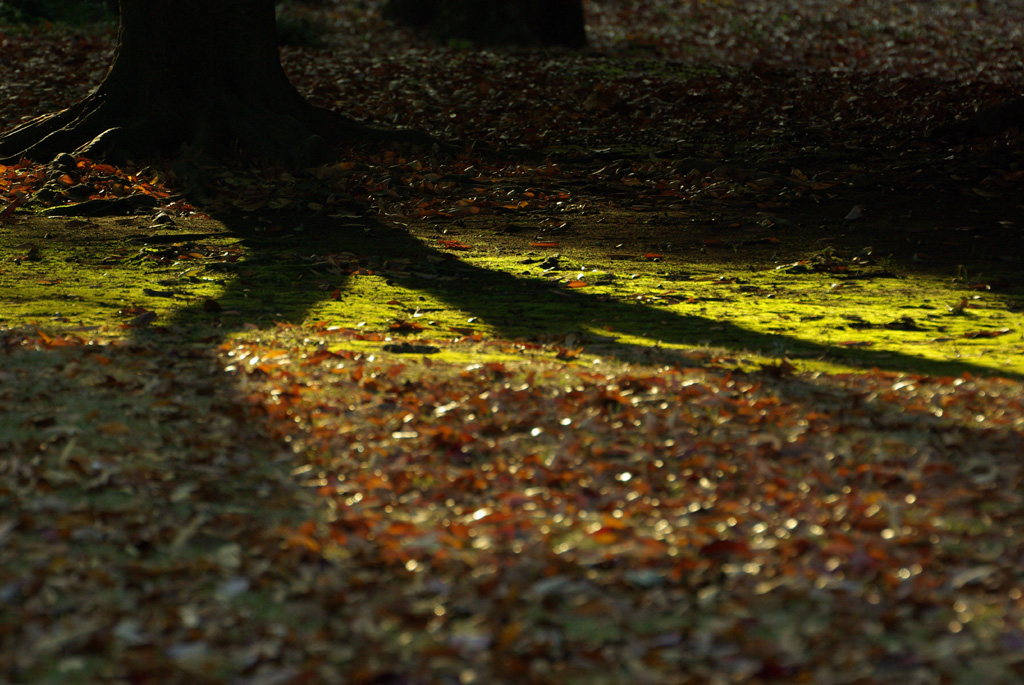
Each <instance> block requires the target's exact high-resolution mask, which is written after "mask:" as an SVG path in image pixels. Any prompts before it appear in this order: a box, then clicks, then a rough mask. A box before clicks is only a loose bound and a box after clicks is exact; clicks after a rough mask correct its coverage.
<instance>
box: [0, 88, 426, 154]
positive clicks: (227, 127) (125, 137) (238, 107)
mask: <svg viewBox="0 0 1024 685" xmlns="http://www.w3.org/2000/svg"><path fill="white" fill-rule="evenodd" d="M115 102H118V100H117V99H115V98H110V97H106V96H104V94H103V91H102V89H101V90H100V91H99V92H97V93H95V94H93V95H91V96H89V97H87V98H86V99H84V100H82V101H81V102H79V103H77V104H75V105H73V106H72V107H69V108H67V109H65V110H62V111H60V112H56V113H54V114H48V115H45V116H42V117H39V118H38V119H35V120H33V121H30V122H28V123H26V124H23V125H21V126H19V127H17V128H15V129H13V130H11V131H10V132H8V133H6V134H4V135H0V162H16V161H18V160H21V159H31V160H33V161H37V162H49V161H50V160H52V159H54V158H55V157H56V156H57V155H59V154H61V153H71V154H74V155H78V156H84V157H88V158H90V159H95V160H104V161H108V162H113V163H123V162H125V161H127V160H129V159H146V158H152V157H167V156H171V157H179V158H185V159H188V160H192V161H197V162H198V161H200V160H202V161H203V162H204V163H205V162H216V161H219V160H223V159H226V158H248V159H252V160H256V161H272V162H276V163H281V164H285V165H288V166H293V167H307V166H314V165H317V164H322V163H324V162H327V161H329V160H330V159H331V156H332V148H333V147H334V146H336V145H341V144H346V143H347V144H351V143H366V144H377V145H379V144H385V143H391V144H402V145H412V146H418V147H427V148H430V147H438V148H442V147H446V146H445V145H444V144H443V143H441V142H440V141H438V140H436V139H435V138H433V137H431V136H429V135H426V134H424V133H420V132H418V131H411V130H388V129H378V128H374V127H371V126H366V125H363V124H360V123H358V122H356V121H354V120H352V119H349V118H347V117H345V116H343V115H340V114H338V113H336V112H332V111H329V110H325V109H321V108H318V107H315V106H313V105H311V104H309V103H307V102H305V101H302V100H299V101H298V103H297V104H296V103H295V102H292V103H289V104H290V105H291V106H289V107H285V108H282V109H280V110H279V109H274V108H270V107H265V106H262V105H252V104H250V103H245V102H242V101H237V100H235V99H232V98H230V97H226V98H224V99H222V100H220V101H217V102H215V103H204V104H203V105H202V106H189V105H183V106H177V107H170V106H168V107H147V108H145V109H146V111H145V112H142V113H139V112H135V111H130V110H131V108H129V107H125V106H123V105H120V106H119V105H117V104H114V103H115ZM122 102H123V101H122Z"/></svg>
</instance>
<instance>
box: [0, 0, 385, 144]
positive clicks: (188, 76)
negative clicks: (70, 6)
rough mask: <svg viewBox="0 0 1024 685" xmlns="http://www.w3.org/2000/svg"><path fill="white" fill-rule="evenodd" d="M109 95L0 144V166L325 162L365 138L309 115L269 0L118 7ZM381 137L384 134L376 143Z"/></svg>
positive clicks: (340, 120)
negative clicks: (66, 160)
mask: <svg viewBox="0 0 1024 685" xmlns="http://www.w3.org/2000/svg"><path fill="white" fill-rule="evenodd" d="M120 4H121V26H120V31H119V36H118V38H119V44H118V49H117V53H116V55H115V57H114V61H113V64H112V66H111V68H110V71H109V72H108V73H107V76H106V78H105V79H104V80H103V83H102V84H100V86H99V88H97V89H96V90H95V91H94V92H93V93H91V94H90V95H89V96H87V97H86V98H85V99H84V100H82V101H81V102H79V103H78V104H76V105H74V106H72V107H70V108H68V109H66V110H63V111H61V112H58V113H56V114H51V115H47V116H45V117H41V118H40V119H37V120H35V121H32V122H29V123H27V124H24V125H22V126H20V127H18V128H15V129H13V130H11V131H10V132H8V133H7V134H5V135H3V136H0V160H2V159H7V160H10V159H18V158H22V157H24V158H29V159H34V160H36V161H49V160H50V159H52V158H53V157H54V156H55V155H57V154H59V153H61V152H71V151H74V152H76V153H77V154H82V155H86V156H91V157H94V158H99V157H104V158H107V159H114V160H118V159H126V158H133V157H149V156H156V155H167V154H181V153H186V154H188V155H189V156H196V157H198V156H207V157H215V158H220V157H224V156H229V155H233V154H243V155H245V156H249V157H253V158H261V159H265V158H269V159H275V160H281V161H285V162H290V163H295V164H309V163H315V162H317V161H321V159H318V158H320V157H322V155H323V154H324V151H325V149H326V148H327V145H326V143H335V142H341V141H342V140H344V139H345V138H346V137H351V136H353V135H357V133H356V132H357V131H358V132H359V133H358V135H364V134H365V131H364V130H362V129H360V127H359V126H358V125H356V124H355V123H354V122H352V121H351V120H349V119H347V118H345V117H343V116H341V115H339V114H336V113H334V112H331V111H328V110H325V109H321V108H318V107H315V106H313V105H312V104H310V103H309V102H308V101H306V100H305V98H303V97H302V95H300V94H299V92H298V91H297V90H295V88H294V87H293V86H292V84H291V83H290V82H289V81H288V78H287V76H286V75H285V73H284V69H283V68H282V67H281V62H280V58H279V55H278V49H277V40H276V34H275V26H274V2H273V0H121V3H120ZM375 133H376V132H375Z"/></svg>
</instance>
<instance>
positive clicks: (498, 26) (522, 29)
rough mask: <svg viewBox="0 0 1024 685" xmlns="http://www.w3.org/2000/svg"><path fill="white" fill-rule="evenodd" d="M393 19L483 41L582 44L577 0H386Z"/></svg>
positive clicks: (448, 36) (445, 37) (442, 35)
mask: <svg viewBox="0 0 1024 685" xmlns="http://www.w3.org/2000/svg"><path fill="white" fill-rule="evenodd" d="M384 14H385V16H387V17H388V18H390V19H392V20H393V21H395V22H397V23H399V24H404V25H407V26H413V27H417V28H427V29H428V30H429V31H430V32H431V33H432V34H433V35H434V37H435V38H436V39H438V40H440V41H442V42H447V41H450V40H468V41H471V42H474V43H479V44H483V45H507V44H518V45H550V46H555V45H558V46H565V47H571V48H581V47H583V46H584V45H586V42H587V37H586V32H585V30H584V21H583V2H582V0H488V1H487V2H483V1H482V0H388V3H387V5H385V8H384Z"/></svg>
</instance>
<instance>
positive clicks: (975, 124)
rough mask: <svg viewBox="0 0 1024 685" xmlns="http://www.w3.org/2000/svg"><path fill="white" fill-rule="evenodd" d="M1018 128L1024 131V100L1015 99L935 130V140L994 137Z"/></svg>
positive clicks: (933, 133)
mask: <svg viewBox="0 0 1024 685" xmlns="http://www.w3.org/2000/svg"><path fill="white" fill-rule="evenodd" d="M1011 128H1017V129H1020V130H1022V131H1024V98H1015V99H1013V100H1009V101H1007V102H1001V103H999V104H998V105H993V106H992V107H989V108H987V109H983V110H981V111H980V112H978V113H977V114H975V115H974V116H973V117H971V118H969V119H965V120H963V121H957V122H954V123H952V124H946V125H945V126H940V127H938V128H937V129H935V130H934V131H933V132H932V134H931V138H932V139H935V140H953V139H958V140H962V139H964V138H978V137H985V138H988V137H992V136H997V135H999V134H1001V133H1004V132H1006V131H1008V130H1009V129H1011Z"/></svg>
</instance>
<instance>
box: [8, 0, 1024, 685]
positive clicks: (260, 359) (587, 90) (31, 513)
mask: <svg viewBox="0 0 1024 685" xmlns="http://www.w3.org/2000/svg"><path fill="white" fill-rule="evenodd" d="M378 6H379V3H377V2H366V3H330V2H327V3H322V4H321V5H319V6H318V7H316V8H309V9H307V10H304V11H307V12H308V13H309V16H310V18H311V20H314V19H315V20H316V21H318V22H324V23H325V24H326V25H328V26H333V27H334V29H335V33H333V34H329V35H330V38H329V40H330V41H334V42H333V43H329V46H328V47H327V48H324V49H318V50H310V49H304V48H287V49H285V51H284V56H285V61H286V64H287V66H288V68H289V72H290V74H291V75H292V78H293V79H294V80H295V81H296V83H297V84H298V85H300V87H302V88H303V90H304V91H306V92H307V93H309V94H310V95H311V96H312V97H313V98H314V99H315V100H317V101H318V102H320V103H321V104H326V105H330V106H340V107H342V108H343V109H345V110H346V111H348V112H351V113H353V114H354V115H356V116H358V117H361V118H367V119H369V120H372V121H378V122H385V123H389V124H401V125H409V126H415V127H417V128H420V129H424V130H429V131H431V132H432V133H435V134H437V135H439V136H441V137H444V138H446V139H449V140H458V141H483V142H487V143H489V144H490V145H492V146H493V147H495V148H497V149H499V150H507V151H509V152H510V154H511V157H512V159H511V160H506V161H504V162H502V161H497V160H500V156H497V157H496V156H493V155H490V156H487V157H486V158H484V159H475V158H473V156H472V155H470V154H467V155H466V156H465V157H464V158H458V159H456V160H454V161H453V160H451V159H448V160H440V161H439V160H434V159H432V158H430V157H429V156H422V158H419V157H413V156H408V155H405V154H403V153H400V152H396V151H366V150H360V151H353V153H352V155H351V156H350V157H347V158H346V159H345V160H344V161H342V162H340V163H339V164H336V165H331V166H328V167H324V168H321V169H319V170H315V171H309V172H294V173H283V172H281V171H280V170H264V171H263V172H259V173H249V174H245V175H243V174H240V173H236V172H224V171H218V172H211V174H212V179H211V186H210V187H211V189H212V190H211V193H210V200H209V203H208V206H206V207H204V209H209V210H216V209H219V208H230V209H235V210H243V211H247V212H251V213H253V214H254V216H255V215H256V214H257V213H265V212H270V211H279V210H288V209H295V208H296V207H301V208H302V209H303V210H304V211H313V212H324V213H328V214H329V213H330V212H340V211H345V210H346V209H347V208H350V207H351V203H352V202H353V201H356V202H359V203H362V204H364V205H368V206H370V207H373V208H375V209H376V210H377V211H378V212H379V213H380V214H381V216H382V217H384V218H385V219H386V220H388V221H392V222H412V221H419V220H423V219H428V220H432V219H437V218H442V219H458V218H460V217H464V216H469V215H475V214H486V215H495V216H501V217H504V218H506V219H507V218H509V217H510V216H512V217H514V216H519V214H517V213H525V212H526V211H529V210H531V209H536V208H538V207H543V208H548V209H551V208H559V207H561V208H564V209H565V210H566V213H567V214H568V215H569V216H571V215H572V212H574V211H580V210H581V207H582V206H584V205H586V206H587V207H589V208H590V210H591V211H596V210H599V209H600V208H601V207H609V206H616V207H624V208H627V209H629V208H634V207H635V208H636V211H638V212H640V211H644V210H645V209H649V208H650V207H652V206H657V205H658V204H659V203H662V204H663V203H689V204H690V205H691V206H697V205H700V206H710V205H711V204H714V203H719V204H720V203H723V202H733V201H740V202H746V203H748V204H750V205H751V206H755V205H756V206H758V207H760V208H761V209H766V210H771V209H774V208H777V207H779V206H782V205H787V206H788V205H789V204H790V203H801V202H805V203H811V202H816V201H817V200H816V199H815V198H819V199H820V198H821V197H823V194H825V193H827V192H828V191H829V190H830V189H832V188H834V187H837V186H845V185H849V184H856V183H867V184H870V183H874V182H876V181H875V179H874V178H873V177H872V175H871V172H870V171H869V170H868V167H869V165H868V164H867V161H870V160H871V159H875V158H876V157H877V155H878V154H879V152H878V151H879V150H882V149H886V150H889V153H888V154H889V155H890V158H891V159H892V160H895V161H894V165H895V166H896V167H899V164H901V163H902V164H904V165H905V168H903V171H901V172H900V173H899V174H897V176H896V177H895V178H897V179H898V180H899V181H900V182H901V183H902V184H903V187H904V188H909V187H913V188H916V189H917V190H928V189H932V190H934V191H935V192H943V191H950V192H960V191H961V190H966V192H968V193H973V194H976V195H983V196H986V197H987V196H997V195H1001V194H1012V193H1014V192H1019V188H1020V179H1021V176H1020V169H1019V150H1018V149H1017V148H1014V147H1013V146H1014V145H1019V137H1018V134H1017V133H1015V132H1012V131H1011V132H1010V133H1008V134H1006V136H1004V137H1002V138H1001V139H1000V140H998V141H994V142H993V141H987V142H972V143H964V144H962V145H960V146H959V148H957V150H955V151H950V152H948V153H944V154H945V156H944V155H938V154H937V153H935V150H936V147H935V146H934V145H933V144H924V143H912V144H903V143H901V142H900V141H901V140H904V139H907V138H916V137H917V136H919V135H921V134H923V133H925V132H926V131H927V130H928V129H930V128H931V127H933V126H935V125H937V124H939V123H944V122H946V121H948V120H949V119H950V118H952V117H954V116H957V115H964V114H968V113H970V112H971V111H972V110H973V109H975V108H977V107H980V106H983V105H985V104H987V103H990V102H992V101H996V100H999V99H1003V98H1006V97H1008V96H1010V95H1012V94H1014V93H1015V92H1019V89H1020V85H1021V79H1022V75H1021V74H1020V70H1019V56H1020V54H1021V52H1020V51H1021V47H1022V46H1021V42H1022V31H1024V6H1022V4H1021V3H1020V2H1018V1H1016V0H1014V1H1006V2H998V3H997V2H995V0H989V1H988V2H985V3H984V4H982V3H967V2H963V3H954V2H927V3H926V2H920V3H903V4H893V3H887V2H851V3H836V2H816V1H814V0H801V1H797V0H790V1H787V2H773V3H764V2H750V3H748V2H724V1H722V2H710V1H709V2H696V1H694V2H682V1H680V2H662V1H657V0H635V1H631V2H625V1H623V2H611V1H610V0H605V1H602V2H597V1H594V2H589V3H587V10H588V20H589V28H588V30H589V32H590V38H591V40H592V45H593V50H592V52H589V53H586V54H585V55H584V56H583V57H582V58H581V57H579V56H575V55H571V54H568V53H534V52H522V53H520V52H514V51H513V52H469V51H463V50H459V49H456V48H452V49H448V48H436V47H431V46H429V45H427V44H425V43H423V42H422V41H421V40H420V39H419V38H417V37H416V36H414V35H413V34H410V33H408V32H406V31H400V30H395V29H393V28H392V27H389V26H388V25H386V24H384V23H383V22H382V21H381V20H380V18H379V13H378ZM112 39H113V35H112V34H111V33H109V32H108V33H103V32H100V33H89V34H78V33H68V32H61V31H57V32H51V31H48V30H43V29H40V30H37V31H36V32H34V33H31V32H30V33H26V32H23V31H17V32H14V31H12V32H4V31H0V68H2V69H3V72H4V75H5V79H4V82H3V83H2V84H0V129H6V128H9V127H10V126H11V125H13V124H16V123H17V122H19V121H21V120H23V119H25V118H27V117H29V116H32V115H36V114H40V113H42V112H46V111H49V110H52V109H53V108H55V107H58V106H61V105H64V104H67V103H68V102H70V101H71V100H73V99H74V98H75V97H77V96H80V95H82V94H84V93H85V92H87V91H88V89H89V88H90V87H91V86H92V85H94V84H95V83H96V82H97V81H98V79H99V78H101V76H102V73H103V69H104V68H105V66H106V64H107V60H108V59H109V52H110V48H111V41H112ZM524 122H525V123H524ZM836 130H839V131H841V133H842V136H841V140H840V141H836V140H835V131H836ZM730 140H731V141H733V143H729V141H730ZM737 141H738V142H737ZM730 145H732V146H734V147H735V146H738V147H740V148H741V149H742V151H743V153H744V154H743V155H742V157H741V158H739V157H737V156H736V155H735V154H734V152H733V151H731V150H730ZM834 145H842V146H844V147H843V149H842V153H843V154H844V155H846V154H854V155H855V159H856V160H858V161H857V163H856V164H846V163H844V164H834V163H830V164H826V165H823V166H820V167H817V168H811V166H806V167H803V165H799V166H794V163H793V160H794V159H796V158H799V157H800V155H801V154H804V156H805V158H806V159H807V160H809V161H808V162H807V164H809V165H812V166H813V165H814V164H815V162H814V160H818V161H819V162H820V161H821V160H822V159H825V160H826V161H830V160H831V161H834V160H835V158H829V157H827V156H825V157H822V154H824V153H823V152H822V150H825V151H827V150H828V149H829V148H830V147H831V146H834ZM894 149H895V150H896V151H895V152H892V150H894ZM538 150H539V151H543V153H544V154H542V155H540V157H537V156H536V155H532V156H531V155H526V153H527V152H530V151H538ZM624 150H625V151H627V152H624ZM1015 150H1017V151H1015ZM638 151H639V152H638ZM953 152H956V153H957V154H963V155H967V156H968V157H969V158H970V159H975V158H976V157H971V155H976V156H983V155H985V154H989V155H990V156H989V157H983V158H984V159H987V160H990V161H989V163H987V164H985V165H979V166H977V167H976V168H973V169H971V168H967V169H963V168H961V169H960V171H961V172H962V173H963V174H965V177H961V178H960V179H957V180H956V183H955V184H954V183H953V182H952V181H948V180H947V181H940V180H939V179H940V178H942V177H944V176H945V175H946V172H947V171H949V169H950V168H951V166H943V165H944V164H946V165H952V164H953V163H954V162H952V161H949V159H947V157H948V155H949V154H953ZM993 152H995V153H998V154H996V155H995V156H994V157H993V156H992V154H991V153H993ZM548 153H550V154H548ZM812 153H813V154H812ZM518 154H523V155H524V156H525V157H526V161H521V160H520V161H516V159H517V158H516V157H515V155H518ZM922 155H926V156H922ZM979 158H982V157H979ZM922 159H927V160H929V161H932V162H934V165H931V166H926V167H925V168H924V169H923V170H922V163H921V160H922ZM901 160H903V161H901ZM991 160H994V161H991ZM1014 165H1018V166H1014ZM581 169H586V171H585V172H581ZM890 171H891V170H890ZM580 173H583V174H585V175H586V177H587V179H586V181H585V183H582V184H581V183H580V182H579V181H578V179H579V175H580ZM892 178H893V176H892V175H891V174H890V175H889V176H887V179H890V180H891V179H892ZM173 180H174V178H173V172H172V171H169V170H166V169H159V168H156V169H146V168H133V169H114V168H108V167H105V166H104V165H102V164H96V163H93V162H92V161H90V160H84V159H77V160H71V161H70V162H69V163H66V164H64V165H63V166H62V167H60V168H55V167H53V166H52V165H51V166H49V167H43V166H40V165H36V164H33V163H29V162H24V163H20V164H17V165H12V166H7V167H3V168H0V202H3V203H4V204H0V212H2V213H0V220H12V216H16V215H14V214H13V212H14V211H15V210H16V209H18V208H19V207H20V206H22V205H23V204H31V203H36V204H38V205H43V206H61V205H63V204H67V203H70V202H79V201H95V200H101V199H105V198H118V197H129V196H135V195H145V196H147V197H152V198H154V199H155V200H157V201H158V202H163V203H167V202H171V201H172V200H175V199H176V198H175V197H173V196H171V195H169V194H168V193H169V191H167V190H166V189H165V187H164V185H165V184H166V183H172V185H173ZM942 183H947V184H948V185H941V184H942ZM44 191H45V192H44ZM40 193H42V194H40ZM984 194H988V195H984ZM701 203H703V204H701ZM758 203H760V204H758ZM167 209H168V210H169V211H170V212H171V213H172V214H173V213H175V212H180V213H189V212H192V211H195V210H194V209H193V208H191V207H190V206H189V205H187V204H184V203H179V204H177V205H170V206H168V207H167ZM559 225H560V224H559V223H558V222H555V224H554V226H555V227H557V226H559ZM446 240H449V243H448V244H445V245H443V247H446V248H447V249H450V250H454V251H458V250H459V249H461V248H460V245H461V244H460V243H459V242H458V241H457V240H452V239H446ZM82 335H83V334H82V333H79V334H77V335H73V334H68V333H64V334H61V333H57V332H54V331H43V330H36V329H31V330H26V329H18V330H4V331H3V332H2V334H0V454H2V457H0V560H2V563H0V602H2V606H3V611H2V612H0V680H4V681H10V682H54V683H56V682H61V683H66V682H90V683H91V682H133V683H173V682H210V683H220V682H227V683H258V684H264V685H271V684H278V683H305V682H352V683H376V684H385V683H388V684H392V685H405V684H409V685H411V684H416V683H425V684H426V683H474V682H475V683H501V682H508V683H665V684H674V683H682V682H699V683H703V682H722V683H725V682H824V683H843V682H848V683H896V682H900V683H945V682H985V683H1015V682H1020V680H1021V679H1024V665H1022V662H1021V656H1020V655H1021V654H1022V653H1024V651H1022V650H1024V577H1022V572H1021V560H1022V558H1024V542H1022V540H1021V538H1020V530H1021V525H1022V523H1024V521H1022V519H1024V501H1022V495H1021V488H1020V486H1021V481H1022V477H1024V474H1022V472H1021V460H1020V456H1021V454H1022V453H1024V410H1022V407H1021V404H1022V402H1024V393H1022V392H1021V387H1020V383H1019V382H1018V381H1009V380H1002V379H998V378H992V379H981V378H972V377H967V376H964V377H958V378H946V377H925V376H917V375H912V374H899V373H882V372H877V371H876V372H866V373H858V374H845V375H811V374H804V373H796V372H795V369H794V368H793V367H792V366H790V365H789V364H788V362H785V361H781V362H779V363H778V364H777V365H773V366H767V367H765V368H763V369H760V370H756V371H751V370H746V371H744V370H741V369H737V368H734V367H733V366H732V365H731V364H730V363H729V360H727V359H721V358H716V357H715V356H713V355H711V354H708V353H703V352H693V353H692V354H690V355H689V356H688V357H687V360H688V361H687V362H686V363H682V364H674V365H672V366H644V365H635V366H626V365H621V364H611V363H604V362H600V361H599V362H595V363H590V362H589V361H588V362H587V363H576V362H573V361H572V360H568V361H567V362H564V363H556V362H554V361H552V360H550V358H549V359H548V360H546V361H529V360H528V359H526V360H524V361H508V362H492V361H482V362H481V363H474V364H468V365H458V366H455V365H450V364H442V363H437V362H431V361H430V359H429V357H425V356H424V354H423V353H424V351H425V350H423V349H420V348H415V347H414V348H412V349H404V348H401V347H399V348H398V349H392V350H390V351H389V350H388V349H387V348H386V347H385V348H384V351H382V352H381V353H379V354H370V353H368V352H366V351H365V350H364V351H353V347H352V346H351V345H350V344H349V343H350V342H351V340H352V338H353V337H354V336H357V335H359V334H357V333H355V332H352V331H346V330H332V329H331V327H329V326H327V327H325V326H320V327H292V326H280V327H278V328H275V329H271V330H263V331H259V330H249V331H247V332H245V333H244V334H242V335H240V336H238V337H236V338H232V339H230V340H228V341H225V340H223V339H221V338H219V337H215V338H213V339H211V340H200V341H196V340H195V339H194V337H192V336H188V335H185V334H182V333H181V332H175V331H160V332H151V331H148V330H145V329H144V330H140V331H138V332H136V333H134V334H131V335H127V337H126V338H123V339H122V338H110V339H107V338H99V337H97V338H95V339H91V338H87V337H81V336H82ZM488 343H489V344H505V343H501V342H500V341H498V342H495V341H484V343H481V344H488ZM439 344H440V343H439ZM507 344H509V345H511V344H512V343H507ZM410 352H413V353H414V354H409V353H410ZM569 356H571V355H569Z"/></svg>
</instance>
